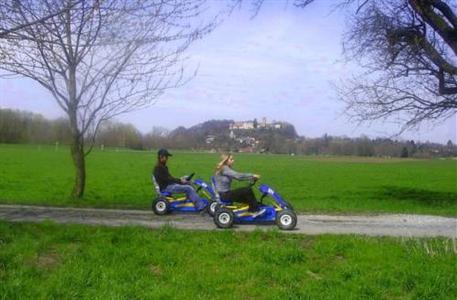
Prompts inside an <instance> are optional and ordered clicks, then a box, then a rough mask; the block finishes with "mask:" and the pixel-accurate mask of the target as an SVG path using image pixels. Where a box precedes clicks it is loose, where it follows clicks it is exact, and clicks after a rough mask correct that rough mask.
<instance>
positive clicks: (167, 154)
mask: <svg viewBox="0 0 457 300" xmlns="http://www.w3.org/2000/svg"><path fill="white" fill-rule="evenodd" d="M157 156H173V155H171V153H170V152H168V150H167V149H163V148H162V149H160V150H159V151H157Z"/></svg>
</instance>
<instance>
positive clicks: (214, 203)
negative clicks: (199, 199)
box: [208, 201, 218, 217]
mask: <svg viewBox="0 0 457 300" xmlns="http://www.w3.org/2000/svg"><path fill="white" fill-rule="evenodd" d="M217 205H218V203H217V201H210V202H209V206H208V214H209V215H210V216H211V217H214V214H215V213H216V208H217Z"/></svg>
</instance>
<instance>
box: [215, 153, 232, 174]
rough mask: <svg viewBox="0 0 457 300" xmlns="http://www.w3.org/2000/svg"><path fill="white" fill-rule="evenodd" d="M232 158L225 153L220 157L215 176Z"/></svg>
mask: <svg viewBox="0 0 457 300" xmlns="http://www.w3.org/2000/svg"><path fill="white" fill-rule="evenodd" d="M231 157H232V154H230V153H225V154H222V155H221V160H220V161H219V163H218V164H217V165H216V174H217V173H219V172H220V171H221V170H222V168H223V167H224V166H225V165H226V164H227V162H228V160H229V159H230V158H231Z"/></svg>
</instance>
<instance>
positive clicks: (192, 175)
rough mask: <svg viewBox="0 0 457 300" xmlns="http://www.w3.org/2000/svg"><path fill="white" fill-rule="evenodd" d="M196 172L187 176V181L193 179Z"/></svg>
mask: <svg viewBox="0 0 457 300" xmlns="http://www.w3.org/2000/svg"><path fill="white" fill-rule="evenodd" d="M194 175H195V173H192V174H190V175H189V176H187V177H186V178H185V179H186V181H190V180H191V179H192V177H194Z"/></svg>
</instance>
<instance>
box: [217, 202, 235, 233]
mask: <svg viewBox="0 0 457 300" xmlns="http://www.w3.org/2000/svg"><path fill="white" fill-rule="evenodd" d="M213 218H214V223H215V224H216V226H217V227H219V228H230V227H232V225H233V221H234V219H235V215H234V214H233V211H231V210H230V209H228V208H226V207H221V208H219V209H218V210H216V213H215V214H214V217H213Z"/></svg>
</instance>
